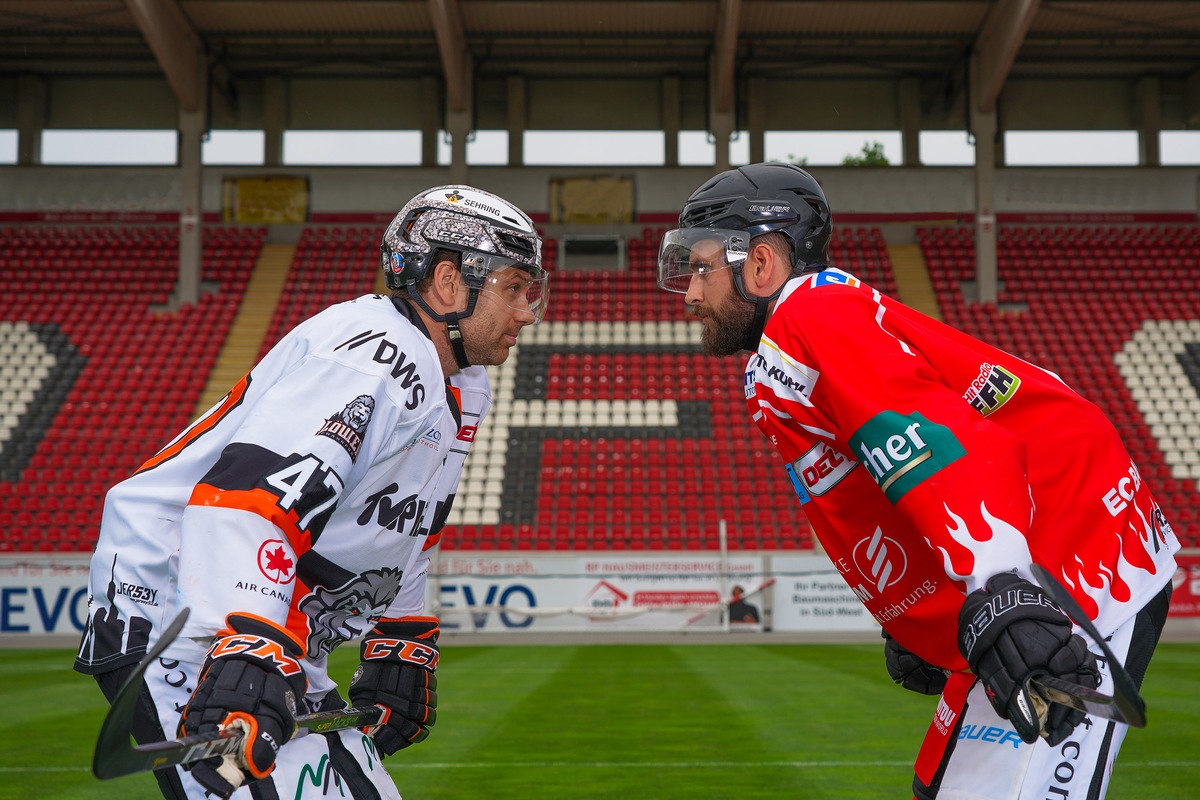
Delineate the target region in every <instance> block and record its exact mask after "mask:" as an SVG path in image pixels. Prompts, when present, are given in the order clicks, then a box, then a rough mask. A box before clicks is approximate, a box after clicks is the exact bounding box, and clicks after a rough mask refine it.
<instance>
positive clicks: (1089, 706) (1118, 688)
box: [1028, 564, 1146, 728]
mask: <svg viewBox="0 0 1200 800" xmlns="http://www.w3.org/2000/svg"><path fill="white" fill-rule="evenodd" d="M1032 569H1033V576H1034V577H1035V578H1036V579H1037V582H1038V583H1039V584H1041V586H1042V588H1043V589H1044V590H1045V591H1046V594H1048V595H1049V596H1050V599H1051V600H1053V601H1054V602H1055V603H1057V604H1058V605H1059V606H1060V607H1061V608H1062V610H1063V611H1064V612H1066V614H1067V616H1068V617H1070V618H1071V619H1072V620H1074V621H1075V624H1076V625H1078V626H1079V627H1080V628H1081V629H1082V630H1083V632H1084V633H1086V634H1087V635H1088V636H1090V637H1091V638H1092V641H1094V642H1095V643H1096V645H1097V646H1098V647H1099V648H1100V652H1102V653H1103V654H1104V657H1105V658H1106V659H1107V660H1108V671H1109V674H1110V675H1111V676H1112V682H1113V693H1112V696H1111V697H1109V696H1108V695H1105V694H1101V693H1100V692H1097V691H1096V690H1094V689H1089V688H1087V687H1086V686H1078V685H1076V684H1074V683H1071V682H1070V681H1064V680H1062V679H1060V678H1054V677H1052V676H1048V675H1041V676H1033V677H1031V678H1030V679H1029V681H1028V682H1029V683H1031V684H1032V685H1033V686H1034V687H1035V689H1037V691H1038V693H1039V694H1041V695H1042V696H1043V697H1044V698H1046V699H1047V700H1049V701H1051V702H1053V703H1059V704H1061V705H1067V706H1071V707H1072V708H1077V709H1079V710H1080V711H1084V712H1086V713H1088V714H1093V715H1095V716H1097V717H1102V718H1104V719H1111V720H1115V721H1117V722H1123V723H1125V724H1126V725H1128V726H1130V727H1131V728H1144V727H1146V702H1145V701H1144V700H1142V697H1141V695H1140V694H1138V689H1137V684H1136V683H1135V682H1134V680H1133V677H1132V676H1131V675H1130V674H1129V673H1128V672H1126V671H1125V667H1124V666H1123V665H1122V664H1121V662H1120V661H1119V660H1118V659H1117V657H1116V656H1115V655H1113V651H1112V650H1111V649H1109V646H1108V643H1107V642H1105V641H1104V637H1103V636H1101V635H1100V631H1098V630H1096V626H1095V625H1093V624H1092V620H1091V619H1090V618H1089V617H1088V615H1087V614H1085V613H1084V611H1083V609H1082V608H1080V607H1079V603H1077V602H1076V601H1075V598H1074V597H1072V596H1071V593H1070V592H1068V591H1067V589H1066V587H1065V586H1063V585H1062V584H1061V583H1059V582H1058V580H1057V579H1056V578H1055V577H1054V576H1053V575H1051V574H1050V572H1049V571H1048V570H1047V569H1046V568H1045V567H1043V566H1041V565H1040V564H1033V565H1032Z"/></svg>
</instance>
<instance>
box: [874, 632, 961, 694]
mask: <svg viewBox="0 0 1200 800" xmlns="http://www.w3.org/2000/svg"><path fill="white" fill-rule="evenodd" d="M883 661H884V663H885V664H886V665H887V671H888V675H891V676H892V680H894V681H895V682H896V683H898V684H899V685H901V686H903V687H904V688H905V689H908V690H909V691H910V692H916V693H917V694H941V693H942V690H943V689H945V688H946V670H944V669H942V668H941V667H935V666H934V665H933V664H930V663H929V662H928V661H926V660H925V659H923V658H921V657H920V656H919V655H917V654H916V653H913V652H911V651H909V650H906V649H905V648H904V647H903V646H902V645H901V644H900V643H899V642H897V641H896V640H895V639H893V638H892V637H891V636H890V635H888V632H887V631H884V632H883Z"/></svg>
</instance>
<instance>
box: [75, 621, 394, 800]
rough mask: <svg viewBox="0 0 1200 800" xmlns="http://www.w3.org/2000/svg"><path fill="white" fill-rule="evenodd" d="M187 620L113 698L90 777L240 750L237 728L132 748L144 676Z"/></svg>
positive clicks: (315, 717) (317, 725)
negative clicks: (135, 716)
mask: <svg viewBox="0 0 1200 800" xmlns="http://www.w3.org/2000/svg"><path fill="white" fill-rule="evenodd" d="M187 617H188V609H186V608H185V609H183V610H182V611H181V612H179V616H177V617H176V618H175V619H174V621H172V622H171V624H170V625H168V626H167V628H166V629H165V630H164V631H163V632H162V636H160V637H159V639H158V641H157V642H155V644H154V647H152V648H150V650H148V651H147V652H146V657H145V658H143V659H142V661H141V663H140V664H138V665H137V668H136V669H135V670H134V671H133V673H132V674H130V676H129V678H128V679H127V680H126V681H125V685H124V686H122V687H121V691H119V692H118V693H117V697H116V700H114V701H113V704H112V708H110V709H109V711H108V715H107V716H106V717H105V718H104V722H103V724H101V726H100V735H99V736H98V737H97V739H96V751H95V754H94V755H93V757H92V773H93V774H94V775H95V776H96V777H97V778H99V779H101V780H109V779H111V778H119V777H121V776H122V775H133V774H136V773H139V772H150V771H152V770H156V769H166V768H167V767H177V766H180V765H182V764H191V763H192V762H194V761H202V760H204V759H206V758H211V757H212V756H221V755H225V754H226V753H231V752H233V751H234V750H236V749H238V747H239V746H240V745H241V742H242V732H241V729H237V728H235V729H230V730H222V731H216V732H214V733H206V734H196V735H194V736H185V737H184V738H182V739H174V740H171V741H164V742H149V743H147V744H142V745H138V744H134V743H133V742H132V741H131V738H130V737H131V734H130V731H131V729H132V726H133V716H134V711H135V709H136V707H137V704H138V699H139V695H140V694H141V689H142V681H143V678H144V677H145V674H146V670H147V669H148V668H149V667H150V665H151V664H153V663H154V661H155V659H157V658H159V656H161V655H162V654H163V651H164V650H166V649H167V648H168V647H169V646H170V645H171V642H173V641H175V639H176V637H178V636H179V632H180V631H181V630H183V624H184V623H185V622H186V621H187ZM382 715H383V709H381V708H379V707H378V706H370V707H369V708H345V709H341V710H338V711H321V712H318V713H316V714H305V715H302V716H299V717H296V727H297V730H301V729H302V730H308V731H314V732H317V733H328V732H330V731H337V730H342V729H344V728H361V727H365V726H369V725H375V724H378V722H379V719H380V717H381V716H382Z"/></svg>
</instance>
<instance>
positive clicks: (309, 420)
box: [76, 295, 492, 695]
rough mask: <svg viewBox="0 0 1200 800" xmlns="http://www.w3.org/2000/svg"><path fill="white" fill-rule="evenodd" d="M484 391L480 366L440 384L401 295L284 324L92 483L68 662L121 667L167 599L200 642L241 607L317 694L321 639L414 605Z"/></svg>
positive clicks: (151, 631)
mask: <svg viewBox="0 0 1200 800" xmlns="http://www.w3.org/2000/svg"><path fill="white" fill-rule="evenodd" d="M491 402H492V398H491V391H490V388H489V385H488V378H487V373H486V371H485V369H484V368H483V367H470V368H468V369H465V370H462V371H460V372H458V373H456V374H455V375H453V376H452V378H451V379H450V380H449V381H447V379H446V377H445V375H444V373H443V372H442V368H441V365H440V363H439V361H438V356H437V352H436V351H435V349H434V346H433V343H432V342H431V341H430V339H429V336H428V333H427V332H426V331H425V329H424V326H423V325H422V323H421V321H420V319H419V317H417V315H416V314H415V312H413V310H412V309H411V307H409V306H408V305H407V304H406V303H404V302H402V301H400V302H395V303H393V301H392V300H391V299H390V298H388V297H383V296H380V295H367V296H364V297H360V298H358V299H356V300H351V301H349V302H346V303H341V304H338V305H335V306H332V307H331V308H328V309H326V310H325V311H323V312H321V313H320V314H317V315H316V316H314V317H312V318H311V319H309V320H307V321H305V322H303V323H301V324H300V325H298V326H297V327H296V328H295V329H294V330H293V331H292V332H291V333H289V334H288V335H287V336H285V337H284V338H283V339H282V340H281V341H280V342H279V343H278V344H277V345H276V346H275V347H274V348H272V349H271V351H270V352H269V353H268V354H267V355H266V356H265V357H264V358H263V359H262V361H261V362H260V363H259V364H258V365H257V366H255V367H254V369H253V370H251V371H250V372H249V373H248V374H247V375H246V376H245V377H244V378H242V380H241V381H239V382H238V384H237V385H236V386H234V388H233V389H232V390H231V391H230V392H229V394H227V395H226V396H225V398H224V399H223V400H222V401H221V402H219V403H218V404H217V405H215V406H214V407H213V408H212V409H210V410H209V411H208V412H207V413H205V414H204V415H203V416H202V417H201V418H200V419H198V420H196V421H195V422H194V423H192V425H191V426H190V427H188V429H187V430H185V431H184V432H183V433H182V434H180V435H179V436H178V437H177V438H176V439H175V440H174V441H172V442H171V443H170V444H168V445H167V446H166V447H165V448H164V449H163V450H161V451H160V452H159V453H158V454H156V455H155V456H154V457H152V458H151V459H150V460H149V461H147V462H146V463H145V464H144V465H143V466H142V467H141V468H140V469H139V470H138V471H137V472H136V473H134V475H133V476H132V477H130V478H128V479H127V480H125V481H122V482H121V483H119V484H117V485H116V486H114V487H113V488H112V490H111V491H110V492H109V493H108V496H107V497H106V499H105V505H104V516H103V519H102V522H101V526H100V536H99V541H98V543H97V547H96V551H95V554H94V555H93V556H92V561H91V577H90V587H89V588H90V593H91V597H90V603H89V614H88V617H89V618H88V624H87V627H86V629H85V631H84V635H83V641H82V644H81V646H80V650H79V654H78V657H77V659H76V669H78V670H79V671H81V672H85V673H91V674H94V673H99V672H104V671H107V670H111V669H115V668H118V667H120V666H122V665H124V664H128V663H134V662H137V661H138V660H140V659H141V658H142V656H143V655H145V652H146V648H147V646H148V645H149V644H151V643H152V642H153V641H154V639H155V637H156V632H157V631H158V630H160V629H161V628H162V627H163V626H164V625H166V624H167V623H168V622H170V621H171V620H172V619H173V618H174V616H175V615H176V614H177V613H178V611H179V609H181V608H183V607H190V608H191V612H192V613H191V617H190V618H189V621H188V624H187V627H186V628H185V629H184V632H183V636H184V637H191V638H194V639H201V640H203V639H207V638H209V637H212V636H213V635H214V634H215V633H216V632H217V631H218V630H220V629H221V628H222V627H224V621H225V616H226V615H227V614H229V613H230V612H232V611H240V612H248V613H251V614H256V615H258V616H261V617H264V618H267V619H270V620H272V621H274V622H275V623H277V624H280V625H284V626H286V627H287V628H288V629H289V630H291V631H292V632H293V633H294V634H296V636H297V637H298V638H299V639H301V640H302V641H304V642H305V643H306V648H307V650H306V654H305V655H306V658H305V662H306V664H305V668H306V670H307V672H308V679H309V688H310V694H313V695H319V694H322V693H324V691H327V690H328V689H329V688H331V687H332V686H333V683H332V682H331V681H330V679H329V677H328V675H327V674H326V671H325V665H326V659H327V656H328V654H329V653H330V651H332V650H333V648H334V647H336V646H337V645H339V644H341V643H342V642H345V641H347V640H350V639H355V638H359V637H360V636H361V635H362V634H364V633H366V632H367V631H368V630H369V629H370V627H371V625H372V623H373V621H374V620H376V619H378V618H380V617H384V616H386V617H400V616H405V615H411V614H417V613H421V611H422V610H423V603H424V581H425V575H426V571H427V569H428V565H429V559H428V551H429V549H430V548H431V547H433V546H434V545H435V544H436V542H437V539H438V535H439V534H438V532H439V531H440V530H441V527H442V525H443V524H444V523H445V520H446V517H447V515H448V514H449V511H450V506H451V503H452V502H453V498H454V493H455V491H456V489H457V486H458V481H459V477H460V475H461V472H462V466H463V461H464V459H465V458H466V455H467V452H468V450H469V448H470V445H471V442H472V441H473V439H474V432H475V428H476V427H477V426H478V425H479V424H480V422H481V421H482V420H483V418H484V416H485V415H486V414H487V412H488V410H489V409H490V408H491Z"/></svg>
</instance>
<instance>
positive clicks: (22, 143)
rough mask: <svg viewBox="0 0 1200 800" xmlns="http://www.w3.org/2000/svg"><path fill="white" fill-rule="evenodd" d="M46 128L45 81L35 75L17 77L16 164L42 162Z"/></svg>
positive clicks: (29, 164)
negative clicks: (43, 133) (43, 139)
mask: <svg viewBox="0 0 1200 800" xmlns="http://www.w3.org/2000/svg"><path fill="white" fill-rule="evenodd" d="M45 129H46V82H45V81H43V80H42V79H41V78H40V77H38V76H37V75H22V76H21V77H19V78H17V164H18V166H22V167H30V166H33V165H35V164H40V163H42V131H44V130H45Z"/></svg>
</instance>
